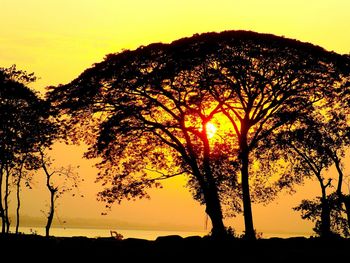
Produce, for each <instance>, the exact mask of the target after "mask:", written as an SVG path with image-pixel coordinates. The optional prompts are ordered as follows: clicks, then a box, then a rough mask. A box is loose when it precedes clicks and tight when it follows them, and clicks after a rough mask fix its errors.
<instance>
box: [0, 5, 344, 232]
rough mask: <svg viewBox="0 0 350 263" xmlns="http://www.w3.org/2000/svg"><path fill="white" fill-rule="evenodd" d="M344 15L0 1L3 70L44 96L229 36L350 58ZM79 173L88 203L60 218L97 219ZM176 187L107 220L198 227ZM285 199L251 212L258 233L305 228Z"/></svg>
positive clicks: (65, 157)
mask: <svg viewBox="0 0 350 263" xmlns="http://www.w3.org/2000/svg"><path fill="white" fill-rule="evenodd" d="M349 11H350V1H348V0H307V1H305V0H292V1H281V0H265V1H261V0H216V1H206V0H198V1H197V0H148V1H145V0H31V1H28V0H0V25H1V30H0V67H8V66H11V65H12V64H17V67H18V68H20V69H24V70H27V71H28V72H34V73H35V74H36V75H37V76H38V77H39V78H40V79H39V80H38V81H37V82H36V83H35V84H34V85H33V87H34V88H35V89H37V90H38V91H40V92H44V87H45V86H48V85H57V84H59V83H67V82H69V81H71V80H72V79H73V78H75V77H77V76H78V74H80V73H81V72H82V71H83V70H84V69H86V68H87V67H90V66H91V65H92V64H93V63H95V62H99V61H101V60H102V59H103V57H104V56H105V55H106V54H108V53H112V52H118V51H120V50H122V49H134V48H137V47H138V46H140V45H147V44H149V43H152V42H170V41H172V40H175V39H178V38H181V37H186V36H191V35H193V34H195V33H201V32H208V31H222V30H232V29H244V30H253V31H257V32H264V33H272V34H276V35H284V36H286V37H291V38H295V39H298V40H301V41H307V42H311V43H313V44H317V45H320V46H322V47H324V48H326V49H328V50H334V51H335V52H338V53H349V52H350V34H349V33H350V32H349V28H350V16H349ZM63 152H64V154H62V153H63ZM56 154H57V155H58V159H60V160H61V162H68V163H69V162H71V161H72V160H74V161H76V162H80V160H79V158H80V154H81V151H79V150H70V151H67V150H65V149H62V147H61V146H59V147H58V150H57V151H56ZM84 164H85V162H84ZM82 171H83V174H82V176H86V177H89V178H90V179H89V180H90V181H89V180H88V181H89V182H91V183H90V185H88V186H86V187H87V188H86V189H88V190H86V191H88V192H89V193H88V194H87V195H88V196H90V197H89V198H90V199H89V198H85V199H84V200H80V201H72V202H70V204H69V205H66V207H65V209H64V204H62V209H61V210H62V211H61V213H63V214H64V213H66V214H67V215H69V216H75V215H76V211H77V209H76V207H74V205H77V206H80V207H83V208H84V209H83V210H84V212H83V211H80V214H82V215H84V216H96V215H98V214H99V212H101V211H100V210H98V209H101V207H102V206H101V205H100V204H96V202H95V201H94V196H93V192H94V191H95V188H96V186H94V185H93V184H92V181H93V177H94V173H95V171H94V170H92V169H90V163H86V165H85V167H83V168H82ZM170 185H171V184H170ZM178 185H179V183H177V184H175V186H169V188H168V190H166V189H165V190H163V191H156V193H155V194H154V198H153V199H154V200H153V201H142V202H136V203H132V204H130V203H127V204H128V205H124V206H122V207H118V208H116V209H114V212H113V213H112V215H113V216H114V217H116V218H122V219H125V220H134V221H137V220H144V221H149V222H155V220H158V221H159V222H170V223H173V222H175V223H176V222H178V223H184V224H187V223H188V224H190V225H200V226H201V225H203V220H204V212H203V211H204V210H203V207H200V206H198V205H197V204H196V203H194V202H193V201H192V200H191V197H190V195H189V194H188V193H186V190H183V191H182V190H181V191H179V190H178ZM82 191H84V189H82ZM302 195H303V194H301V195H300V196H302ZM34 196H35V195H34ZM38 196H40V195H38ZM38 196H37V197H35V198H34V197H33V199H29V201H27V207H30V209H29V208H23V210H24V212H28V211H36V210H39V209H37V207H38V205H37V202H39V201H38V200H39V197H38ZM300 196H299V199H300V198H301V197H300ZM288 198H289V199H283V200H284V201H283V200H282V199H281V200H282V201H280V203H281V202H282V203H283V204H284V205H280V206H279V209H280V210H279V211H281V213H279V214H276V213H275V214H274V216H272V217H271V211H275V210H276V208H275V207H273V208H264V209H265V210H264V209H260V208H259V209H258V208H257V209H256V210H255V211H254V213H255V218H256V219H255V223H256V226H257V228H258V230H259V228H260V229H266V227H267V228H268V227H269V224H268V222H270V223H271V220H275V221H273V222H274V223H272V224H274V225H278V226H281V227H282V225H283V224H286V225H287V226H293V227H291V230H294V231H298V230H301V231H303V230H305V228H309V227H310V224H306V223H305V222H303V221H301V220H299V215H297V214H296V213H294V212H292V211H291V209H290V207H288V205H289V206H290V205H291V204H290V202H292V201H290V200H294V201H293V202H294V203H296V202H297V201H299V200H296V197H288ZM34 199H35V200H34ZM165 200H166V201H167V202H168V203H167V202H165ZM179 200H181V202H179ZM31 201H33V202H31ZM294 203H293V204H294ZM168 204H171V206H169V205H168ZM286 206H287V208H286ZM169 207H171V209H170V208H169ZM270 207H272V206H270ZM95 208H96V209H95ZM266 209H267V210H266ZM268 209H270V210H271V211H270V210H268ZM87 210H89V211H94V212H90V213H88V212H86V211H87ZM95 210H96V211H95ZM97 210H98V211H97ZM264 211H265V212H264ZM269 211H270V212H269ZM28 213H29V212H28ZM33 213H34V214H40V212H33ZM267 215H270V216H267ZM76 216H79V215H76ZM296 220H297V221H296ZM238 221H239V220H238ZM239 222H240V221H239ZM281 222H283V224H282V223H281ZM288 222H289V224H288ZM237 224H240V223H237Z"/></svg>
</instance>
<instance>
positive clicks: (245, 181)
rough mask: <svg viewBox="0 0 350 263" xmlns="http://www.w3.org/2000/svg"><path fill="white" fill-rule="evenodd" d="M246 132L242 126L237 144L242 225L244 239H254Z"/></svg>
mask: <svg viewBox="0 0 350 263" xmlns="http://www.w3.org/2000/svg"><path fill="white" fill-rule="evenodd" d="M242 126H243V124H242ZM247 134H248V132H247V131H245V130H244V129H243V127H242V130H241V138H240V144H239V146H240V159H241V180H242V194H243V215H244V225H245V235H244V236H245V238H246V239H256V237H255V230H254V224H253V213H252V204H251V199H250V189H249V148H248V142H247Z"/></svg>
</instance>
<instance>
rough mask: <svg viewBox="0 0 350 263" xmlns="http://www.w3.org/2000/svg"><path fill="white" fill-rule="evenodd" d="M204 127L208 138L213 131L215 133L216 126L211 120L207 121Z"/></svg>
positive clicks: (211, 136)
mask: <svg viewBox="0 0 350 263" xmlns="http://www.w3.org/2000/svg"><path fill="white" fill-rule="evenodd" d="M205 128H206V130H207V136H208V138H209V139H211V138H213V137H214V135H215V133H216V131H217V128H216V126H215V125H214V124H213V123H211V122H207V124H206V125H205Z"/></svg>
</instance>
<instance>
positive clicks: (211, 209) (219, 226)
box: [203, 125, 227, 239]
mask: <svg viewBox="0 0 350 263" xmlns="http://www.w3.org/2000/svg"><path fill="white" fill-rule="evenodd" d="M203 127H205V125H203ZM203 134H204V137H203V145H204V157H203V167H204V176H205V182H204V188H203V189H204V191H203V192H204V194H205V201H206V213H207V214H208V216H209V217H210V220H211V222H212V237H213V238H215V239H222V238H225V237H226V236H227V232H226V228H225V225H224V222H223V215H222V209H221V203H220V198H219V195H218V188H217V186H216V182H215V179H214V177H213V172H212V169H211V165H210V144H209V141H208V137H207V136H206V130H205V129H204V131H203Z"/></svg>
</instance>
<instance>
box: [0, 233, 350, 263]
mask: <svg viewBox="0 0 350 263" xmlns="http://www.w3.org/2000/svg"><path fill="white" fill-rule="evenodd" d="M349 248H350V240H349V239H332V240H322V239H318V238H304V237H295V238H287V239H281V238H270V239H258V240H256V241H248V240H242V239H230V240H225V241H218V240H212V239H210V238H208V237H204V238H202V237H197V236H193V237H187V238H182V237H180V236H164V237H159V238H157V239H156V240H154V241H149V240H143V239H135V238H129V239H125V240H117V239H115V238H86V237H49V238H45V237H42V236H39V235H17V236H16V235H7V236H0V251H1V255H2V257H6V258H9V259H10V260H11V261H12V260H15V262H16V261H17V260H26V261H28V262H51V261H52V262H75V261H76V262H86V261H88V262H103V261H106V262H107V261H108V262H141V261H142V262H152V263H153V262H244V263H247V262H283V263H284V262H298V263H301V262H310V263H311V262H327V261H328V262H336V261H340V260H342V259H348V258H349V256H350V254H349V253H350V250H349ZM345 262H346V261H345Z"/></svg>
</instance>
